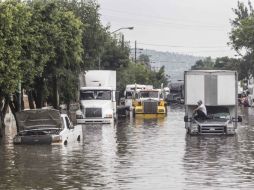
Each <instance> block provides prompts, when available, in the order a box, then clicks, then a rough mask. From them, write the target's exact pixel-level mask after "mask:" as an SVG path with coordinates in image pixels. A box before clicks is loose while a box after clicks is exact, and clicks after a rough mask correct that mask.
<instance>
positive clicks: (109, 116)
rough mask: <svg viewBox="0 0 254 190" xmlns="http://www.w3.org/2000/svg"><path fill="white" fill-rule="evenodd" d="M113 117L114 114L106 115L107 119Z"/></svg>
mask: <svg viewBox="0 0 254 190" xmlns="http://www.w3.org/2000/svg"><path fill="white" fill-rule="evenodd" d="M112 117H113V115H112V114H106V116H105V118H112Z"/></svg>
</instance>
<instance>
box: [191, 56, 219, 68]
mask: <svg viewBox="0 0 254 190" xmlns="http://www.w3.org/2000/svg"><path fill="white" fill-rule="evenodd" d="M213 68H214V61H213V60H212V58H211V57H206V58H205V59H201V60H198V61H196V63H195V65H193V66H192V67H191V69H192V70H209V69H213Z"/></svg>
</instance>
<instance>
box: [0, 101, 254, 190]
mask: <svg viewBox="0 0 254 190" xmlns="http://www.w3.org/2000/svg"><path fill="white" fill-rule="evenodd" d="M239 111H240V112H241V113H242V114H248V115H246V116H245V117H244V122H243V125H242V126H239V128H238V130H237V135H236V136H230V137H225V136H210V137H203V136H202V137H198V136H187V135H186V134H185V129H184V122H183V116H184V109H183V107H181V106H180V107H179V106H174V107H173V106H171V107H170V108H169V113H168V116H167V117H166V118H164V119H163V118H152V119H147V118H145V119H144V118H133V119H123V120H119V121H118V123H117V125H115V126H113V125H84V126H83V142H81V143H75V144H72V145H71V144H68V145H67V146H13V144H12V143H6V144H1V146H0V155H1V156H0V181H1V183H0V189H85V190H86V189H96V190H97V189H145V190H147V189H252V187H253V177H254V171H253V169H254V161H253V160H254V140H253V138H254V130H253V126H252V125H253V124H254V123H253V120H252V119H253V115H254V112H253V111H252V109H251V108H249V109H243V110H239ZM7 142H8V141H7Z"/></svg>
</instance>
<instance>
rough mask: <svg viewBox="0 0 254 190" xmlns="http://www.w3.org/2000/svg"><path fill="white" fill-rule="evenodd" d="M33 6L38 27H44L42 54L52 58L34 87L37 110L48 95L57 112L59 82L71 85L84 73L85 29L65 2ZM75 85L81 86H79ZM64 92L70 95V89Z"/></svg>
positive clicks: (41, 3) (41, 30)
mask: <svg viewBox="0 0 254 190" xmlns="http://www.w3.org/2000/svg"><path fill="white" fill-rule="evenodd" d="M29 6H30V7H32V8H33V13H34V15H33V16H34V18H35V19H36V23H37V27H38V28H39V27H40V26H42V25H43V27H42V28H41V29H40V31H38V32H39V33H40V34H41V35H42V36H43V39H44V43H43V44H42V45H44V46H43V47H42V48H43V49H44V51H43V50H42V53H45V55H47V56H48V59H47V61H46V63H45V68H44V70H43V73H42V75H41V76H38V77H37V78H36V80H35V83H34V89H35V93H34V94H36V96H35V99H37V100H36V101H35V102H36V104H37V107H42V103H43V101H44V100H43V99H46V98H47V96H45V94H46V95H49V96H50V97H51V102H52V104H53V106H54V108H57V107H58V93H59V91H58V90H59V88H60V87H59V84H58V80H59V79H60V78H61V80H62V81H63V80H65V81H66V83H68V82H69V81H68V80H71V81H72V78H73V76H76V78H77V77H78V72H79V71H80V64H81V63H82V53H83V49H82V36H81V34H82V29H83V25H82V23H81V21H80V20H79V19H78V18H77V17H76V16H75V15H74V14H73V12H71V11H68V10H66V8H65V7H63V6H62V4H61V1H51V0H49V1H44V2H42V1H33V2H31V3H30V4H29ZM45 50H46V51H45ZM66 70H69V71H72V75H73V76H71V73H70V72H69V73H68V75H65V74H66ZM67 76H69V77H70V78H67ZM45 83H46V84H48V85H49V88H50V89H51V90H48V89H45V87H47V86H48V85H45ZM72 85H77V83H73V84H72ZM62 90H65V91H66V90H67V91H68V90H69V89H64V88H62ZM46 92H49V93H48V94H47V93H46ZM61 92H63V93H66V92H64V91H61ZM72 93H74V95H71V96H68V97H75V93H76V91H74V92H72ZM43 94H44V96H43ZM61 97H62V96H61ZM70 101H71V100H68V102H70Z"/></svg>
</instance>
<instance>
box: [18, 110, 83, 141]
mask: <svg viewBox="0 0 254 190" xmlns="http://www.w3.org/2000/svg"><path fill="white" fill-rule="evenodd" d="M16 117H17V125H18V129H19V132H18V134H17V135H16V136H15V137H14V139H13V142H14V144H63V145H67V144H68V143H72V142H77V141H81V139H82V126H81V125H76V126H73V124H72V123H71V122H70V119H69V117H68V116H67V114H60V112H59V111H58V110H55V109H34V110H25V111H21V112H18V113H16Z"/></svg>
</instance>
